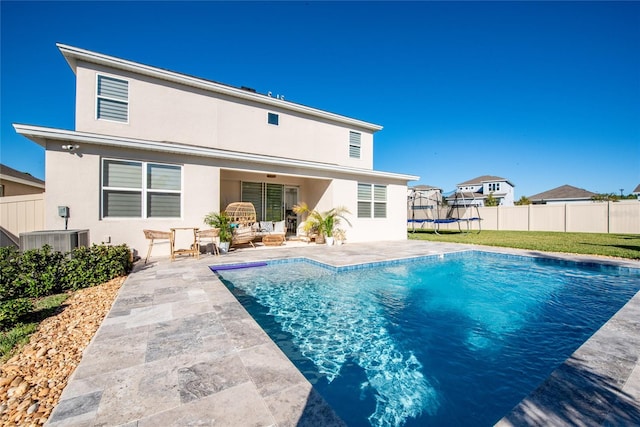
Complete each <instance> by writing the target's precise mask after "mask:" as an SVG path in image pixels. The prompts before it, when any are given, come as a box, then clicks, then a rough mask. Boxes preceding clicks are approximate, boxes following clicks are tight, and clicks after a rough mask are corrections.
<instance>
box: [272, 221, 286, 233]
mask: <svg viewBox="0 0 640 427" xmlns="http://www.w3.org/2000/svg"><path fill="white" fill-rule="evenodd" d="M273 231H274V232H276V233H286V231H287V226H286V221H278V222H275V223H273Z"/></svg>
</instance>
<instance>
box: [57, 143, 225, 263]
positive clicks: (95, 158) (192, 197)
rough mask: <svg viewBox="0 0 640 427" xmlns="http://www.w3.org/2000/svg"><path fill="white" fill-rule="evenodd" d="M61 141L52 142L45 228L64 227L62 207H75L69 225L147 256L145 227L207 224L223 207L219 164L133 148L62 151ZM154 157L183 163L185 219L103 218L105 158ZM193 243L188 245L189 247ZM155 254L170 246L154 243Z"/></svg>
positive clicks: (96, 239) (181, 242) (93, 238)
mask: <svg viewBox="0 0 640 427" xmlns="http://www.w3.org/2000/svg"><path fill="white" fill-rule="evenodd" d="M60 145H61V144H60V143H47V150H46V179H47V180H48V183H47V192H46V193H45V206H46V209H45V228H46V229H48V230H62V229H64V219H62V218H60V217H59V216H58V210H57V207H58V206H68V207H69V209H70V218H69V223H68V227H69V229H89V230H90V239H91V242H92V243H96V244H100V243H102V242H105V243H107V242H109V243H111V244H114V245H118V244H123V243H126V244H127V245H129V246H130V247H131V248H133V249H136V250H137V251H138V252H139V253H141V254H142V256H144V254H145V253H146V250H147V241H146V240H145V238H144V235H143V233H142V230H143V229H152V230H164V231H169V229H170V228H171V227H200V228H206V226H205V225H204V223H203V221H202V219H203V217H204V216H205V215H206V213H208V212H211V211H214V210H217V209H218V200H219V197H220V194H219V186H218V181H219V174H220V169H219V168H218V167H217V166H215V165H208V164H206V163H203V162H200V161H196V162H194V159H193V158H179V157H177V156H168V155H166V154H162V153H151V152H146V153H139V152H133V151H131V150H115V149H106V148H104V147H91V146H89V145H85V146H81V147H80V149H79V150H77V152H76V153H69V152H67V151H62V150H61V149H60ZM105 157H106V158H118V159H126V160H141V161H153V162H160V163H170V164H178V165H183V169H182V173H183V177H182V178H183V183H184V184H183V191H182V218H104V219H103V218H101V217H100V201H101V175H100V174H101V168H102V166H101V159H102V158H105ZM187 240H188V239H186V237H185V236H183V235H181V236H180V238H179V240H178V241H177V243H178V244H179V245H182V246H180V247H185V245H187V244H188V242H187ZM186 247H188V246H186ZM153 254H154V255H167V254H169V245H168V244H166V243H159V244H158V247H157V248H156V247H155V246H154V250H153Z"/></svg>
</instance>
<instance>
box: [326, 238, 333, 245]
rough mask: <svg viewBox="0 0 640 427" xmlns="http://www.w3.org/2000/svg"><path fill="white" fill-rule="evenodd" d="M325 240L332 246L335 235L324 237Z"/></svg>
mask: <svg viewBox="0 0 640 427" xmlns="http://www.w3.org/2000/svg"><path fill="white" fill-rule="evenodd" d="M324 242H325V243H326V245H327V246H332V245H333V237H325V238H324Z"/></svg>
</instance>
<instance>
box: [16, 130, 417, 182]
mask: <svg viewBox="0 0 640 427" xmlns="http://www.w3.org/2000/svg"><path fill="white" fill-rule="evenodd" d="M13 127H14V129H15V130H16V132H17V133H19V134H20V135H22V136H24V137H26V138H29V139H31V140H32V141H34V142H36V143H38V144H40V145H42V146H45V145H46V143H45V140H59V141H66V142H74V143H78V144H81V143H83V144H95V145H107V146H111V147H120V148H130V149H137V150H152V151H160V152H165V153H174V154H185V155H190V156H200V157H210V158H217V159H223V160H234V161H242V162H250V163H260V164H267V165H273V166H285V167H295V168H302V169H308V170H316V171H333V172H339V173H347V174H352V175H360V176H369V177H376V178H385V179H393V180H400V181H417V180H418V179H420V177H418V176H415V175H405V174H398V173H393V172H382V171H375V170H371V169H360V168H352V167H348V166H340V165H335V164H330V163H317V162H310V161H307V160H297V159H287V158H283V157H273V156H265V155H261V154H251V153H241V152H238V151H229V150H220V149H217V148H208V147H198V146H193V145H182V144H173V143H170V142H158V141H147V140H141V139H130V138H119V137H111V136H106V135H98V134H93V133H87V132H77V131H71V130H64V129H53V128H46V127H41V126H31V125H21V124H17V123H14V124H13Z"/></svg>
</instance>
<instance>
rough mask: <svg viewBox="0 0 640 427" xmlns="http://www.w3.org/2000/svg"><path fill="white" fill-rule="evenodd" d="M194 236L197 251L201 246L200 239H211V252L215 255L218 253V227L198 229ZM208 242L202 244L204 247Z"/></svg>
mask: <svg viewBox="0 0 640 427" xmlns="http://www.w3.org/2000/svg"><path fill="white" fill-rule="evenodd" d="M196 237H197V239H198V251H200V248H201V247H203V243H202V239H211V246H212V248H211V253H212V254H215V255H220V249H218V245H219V244H220V229H219V228H211V229H209V230H198V231H197V232H196ZM207 245H208V243H205V244H204V247H205V248H206V246H207ZM205 252H206V249H205Z"/></svg>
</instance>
